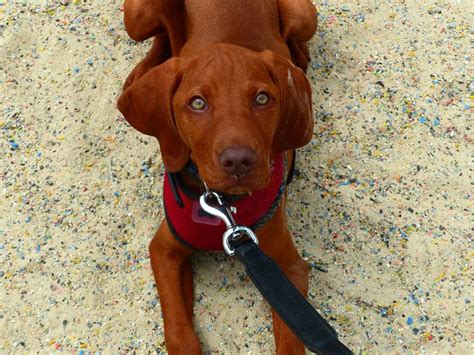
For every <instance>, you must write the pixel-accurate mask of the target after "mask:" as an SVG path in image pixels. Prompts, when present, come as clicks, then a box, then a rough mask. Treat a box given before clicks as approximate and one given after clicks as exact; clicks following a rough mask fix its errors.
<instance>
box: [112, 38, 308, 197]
mask: <svg viewBox="0 0 474 355" xmlns="http://www.w3.org/2000/svg"><path fill="white" fill-rule="evenodd" d="M118 108H119V110H120V111H121V112H122V113H123V115H124V116H125V118H126V119H127V121H128V122H130V124H131V125H132V126H133V127H135V128H136V129H137V130H139V131H140V132H142V133H145V134H148V135H152V136H155V137H157V138H158V141H159V144H160V148H161V154H162V158H163V162H164V164H165V167H166V169H167V170H168V171H170V172H177V171H179V170H181V169H182V168H183V167H184V165H186V163H187V161H188V160H189V159H190V158H191V159H192V160H193V162H194V163H195V164H196V166H197V167H198V170H199V173H200V175H201V178H202V179H203V181H205V182H206V184H207V185H208V186H209V187H210V188H211V189H215V190H218V191H223V192H227V193H231V194H237V193H245V192H248V191H252V190H256V189H261V188H264V187H265V186H266V185H268V183H269V181H270V177H271V161H272V159H273V157H274V155H275V154H276V153H279V152H283V151H285V150H289V149H295V148H298V147H301V146H303V145H305V144H306V143H308V141H309V140H310V139H311V136H312V132H313V116H312V109H311V88H310V84H309V82H308V80H307V79H306V77H305V75H304V73H303V72H302V71H301V70H300V69H298V68H296V67H295V66H294V65H293V64H292V63H291V62H290V61H289V60H287V59H285V58H283V57H281V56H279V55H277V54H275V53H273V52H270V51H264V52H261V53H255V52H253V51H250V50H247V49H244V48H241V47H237V46H233V45H228V44H219V45H214V46H212V47H211V48H208V49H207V50H205V51H203V52H201V53H200V54H199V55H197V56H195V57H194V58H192V59H189V60H184V59H182V58H172V59H169V60H168V61H167V62H165V63H163V64H161V65H160V66H157V67H155V68H153V69H152V70H150V71H149V72H148V73H146V74H145V75H144V76H143V77H141V78H140V79H139V80H137V81H136V82H134V83H133V84H132V85H131V86H130V87H128V88H127V89H126V90H125V91H124V92H123V93H122V96H121V97H120V98H119V100H118Z"/></svg>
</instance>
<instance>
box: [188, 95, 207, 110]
mask: <svg viewBox="0 0 474 355" xmlns="http://www.w3.org/2000/svg"><path fill="white" fill-rule="evenodd" d="M189 106H191V108H192V109H193V110H196V111H203V110H205V109H206V107H207V103H206V101H205V100H204V99H203V98H202V97H200V96H195V97H193V98H192V99H191V103H190V104H189Z"/></svg>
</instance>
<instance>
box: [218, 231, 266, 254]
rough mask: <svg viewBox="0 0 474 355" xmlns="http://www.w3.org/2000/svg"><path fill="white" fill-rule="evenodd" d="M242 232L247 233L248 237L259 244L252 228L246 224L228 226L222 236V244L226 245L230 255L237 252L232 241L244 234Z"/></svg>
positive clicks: (225, 247)
mask: <svg viewBox="0 0 474 355" xmlns="http://www.w3.org/2000/svg"><path fill="white" fill-rule="evenodd" d="M242 234H246V235H247V237H249V238H250V239H252V241H253V242H254V243H255V244H257V245H258V238H257V236H256V235H255V233H254V232H253V231H252V230H251V229H250V228H248V227H245V226H234V227H231V228H228V229H227V230H226V231H225V232H224V235H223V236H222V245H223V246H224V250H225V252H226V253H227V254H228V255H229V256H233V255H234V254H235V249H233V248H232V246H231V245H230V241H231V240H232V239H234V238H235V237H237V236H242Z"/></svg>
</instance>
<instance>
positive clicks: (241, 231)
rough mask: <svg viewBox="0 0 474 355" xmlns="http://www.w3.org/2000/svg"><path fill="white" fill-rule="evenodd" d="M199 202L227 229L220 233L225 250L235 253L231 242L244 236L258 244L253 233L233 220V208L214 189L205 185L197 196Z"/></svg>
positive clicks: (242, 238)
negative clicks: (201, 192) (203, 189)
mask: <svg viewBox="0 0 474 355" xmlns="http://www.w3.org/2000/svg"><path fill="white" fill-rule="evenodd" d="M199 204H200V205H201V207H202V209H203V210H204V211H206V212H207V213H209V214H210V215H212V216H215V217H218V218H220V219H221V220H222V221H223V222H224V223H225V225H226V227H227V229H226V231H225V232H224V234H223V235H222V245H223V247H224V250H225V252H226V253H227V254H228V255H230V256H232V255H234V254H235V249H234V248H233V247H232V246H231V243H232V242H239V241H241V240H244V238H245V237H248V238H250V239H251V240H252V241H253V242H254V243H255V244H257V245H258V239H257V236H256V235H255V233H254V232H253V231H252V230H251V229H250V228H248V227H246V226H241V225H239V224H237V223H236V222H235V219H234V217H233V216H232V212H235V211H233V208H232V207H231V208H230V209H229V207H227V206H226V205H225V204H224V202H223V201H222V199H221V196H220V195H219V194H218V193H217V192H214V191H210V190H209V189H208V188H207V186H206V192H204V193H203V194H202V195H201V197H200V198H199Z"/></svg>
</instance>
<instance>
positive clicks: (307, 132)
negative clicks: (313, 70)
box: [261, 51, 313, 153]
mask: <svg viewBox="0 0 474 355" xmlns="http://www.w3.org/2000/svg"><path fill="white" fill-rule="evenodd" d="M261 56H262V57H263V59H264V60H265V62H266V65H267V68H268V70H269V72H270V73H271V75H272V78H273V80H274V81H275V83H276V84H277V86H278V87H279V88H280V118H279V119H280V121H279V123H278V127H277V129H276V132H275V134H274V136H273V145H272V148H273V151H274V152H275V153H277V152H282V151H285V150H290V149H296V148H299V147H302V146H304V145H306V144H307V143H308V142H309V141H310V140H311V137H312V135H313V110H312V105H311V85H310V84H309V81H308V79H307V78H306V76H305V75H304V73H303V71H302V70H301V69H299V68H297V67H295V66H294V65H293V64H292V63H291V62H290V61H289V60H288V59H286V58H284V57H282V56H280V55H278V54H275V53H274V52H271V51H264V52H262V53H261Z"/></svg>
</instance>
